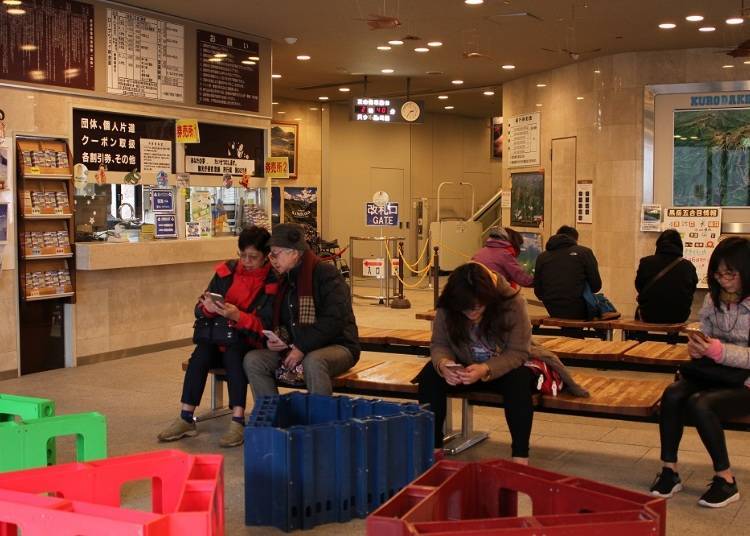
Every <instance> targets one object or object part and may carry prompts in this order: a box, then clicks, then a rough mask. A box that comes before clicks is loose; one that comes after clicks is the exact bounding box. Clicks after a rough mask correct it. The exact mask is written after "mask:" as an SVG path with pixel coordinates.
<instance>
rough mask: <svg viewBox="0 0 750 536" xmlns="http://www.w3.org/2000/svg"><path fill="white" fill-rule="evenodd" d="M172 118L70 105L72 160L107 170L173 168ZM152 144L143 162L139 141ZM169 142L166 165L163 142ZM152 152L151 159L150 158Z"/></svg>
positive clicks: (170, 171) (170, 169) (173, 124)
mask: <svg viewBox="0 0 750 536" xmlns="http://www.w3.org/2000/svg"><path fill="white" fill-rule="evenodd" d="M174 128H175V122H174V120H173V119H162V118H159V117H145V116H140V115H128V114H116V113H110V112H104V111H100V110H83V109H79V108H74V109H73V162H74V163H76V164H84V165H86V167H88V168H89V169H96V168H97V167H98V166H99V165H104V166H105V167H106V168H107V170H108V171H123V172H126V173H127V172H129V171H133V170H134V169H138V170H141V171H142V170H143V168H144V167H145V166H144V164H145V165H146V166H148V167H149V168H151V171H161V170H164V171H166V172H167V173H172V172H173V171H174ZM142 142H144V144H149V145H152V144H154V143H155V144H156V145H157V146H159V147H161V149H159V150H158V151H157V152H155V153H152V152H151V151H147V152H146V153H147V155H146V162H143V160H142V159H143V157H144V154H143V152H142V147H141V143H142ZM167 144H168V145H169V154H170V156H169V159H168V162H169V166H168V167H160V168H158V169H154V167H155V166H156V165H157V163H158V165H166V164H167V160H166V159H165V158H164V156H165V154H166V152H167V151H166V146H167ZM152 156H153V159H152Z"/></svg>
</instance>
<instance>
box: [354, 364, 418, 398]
mask: <svg viewBox="0 0 750 536" xmlns="http://www.w3.org/2000/svg"><path fill="white" fill-rule="evenodd" d="M425 364H426V361H425V360H424V359H417V358H415V359H399V360H398V361H386V362H384V363H381V364H379V365H376V366H374V367H370V368H368V369H366V370H363V371H361V372H354V373H348V374H346V375H345V376H343V377H341V378H340V379H341V386H342V387H346V388H348V389H362V390H363V391H391V392H398V393H405V394H406V393H409V394H416V392H417V385H416V384H413V383H411V381H412V380H413V379H414V378H415V377H416V376H417V374H419V371H420V370H422V368H423V367H424V366H425Z"/></svg>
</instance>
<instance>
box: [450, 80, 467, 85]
mask: <svg viewBox="0 0 750 536" xmlns="http://www.w3.org/2000/svg"><path fill="white" fill-rule="evenodd" d="M463 83H464V81H463V80H451V84H453V85H454V86H460V85H461V84H463Z"/></svg>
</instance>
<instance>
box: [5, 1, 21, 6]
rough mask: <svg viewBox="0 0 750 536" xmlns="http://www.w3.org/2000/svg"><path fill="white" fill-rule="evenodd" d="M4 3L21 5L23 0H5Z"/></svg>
mask: <svg viewBox="0 0 750 536" xmlns="http://www.w3.org/2000/svg"><path fill="white" fill-rule="evenodd" d="M3 4H5V5H6V6H20V5H21V0H3Z"/></svg>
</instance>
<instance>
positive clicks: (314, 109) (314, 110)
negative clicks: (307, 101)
mask: <svg viewBox="0 0 750 536" xmlns="http://www.w3.org/2000/svg"><path fill="white" fill-rule="evenodd" d="M318 110H320V108H318V107H316V106H311V107H310V111H311V112H317V111H318Z"/></svg>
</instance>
